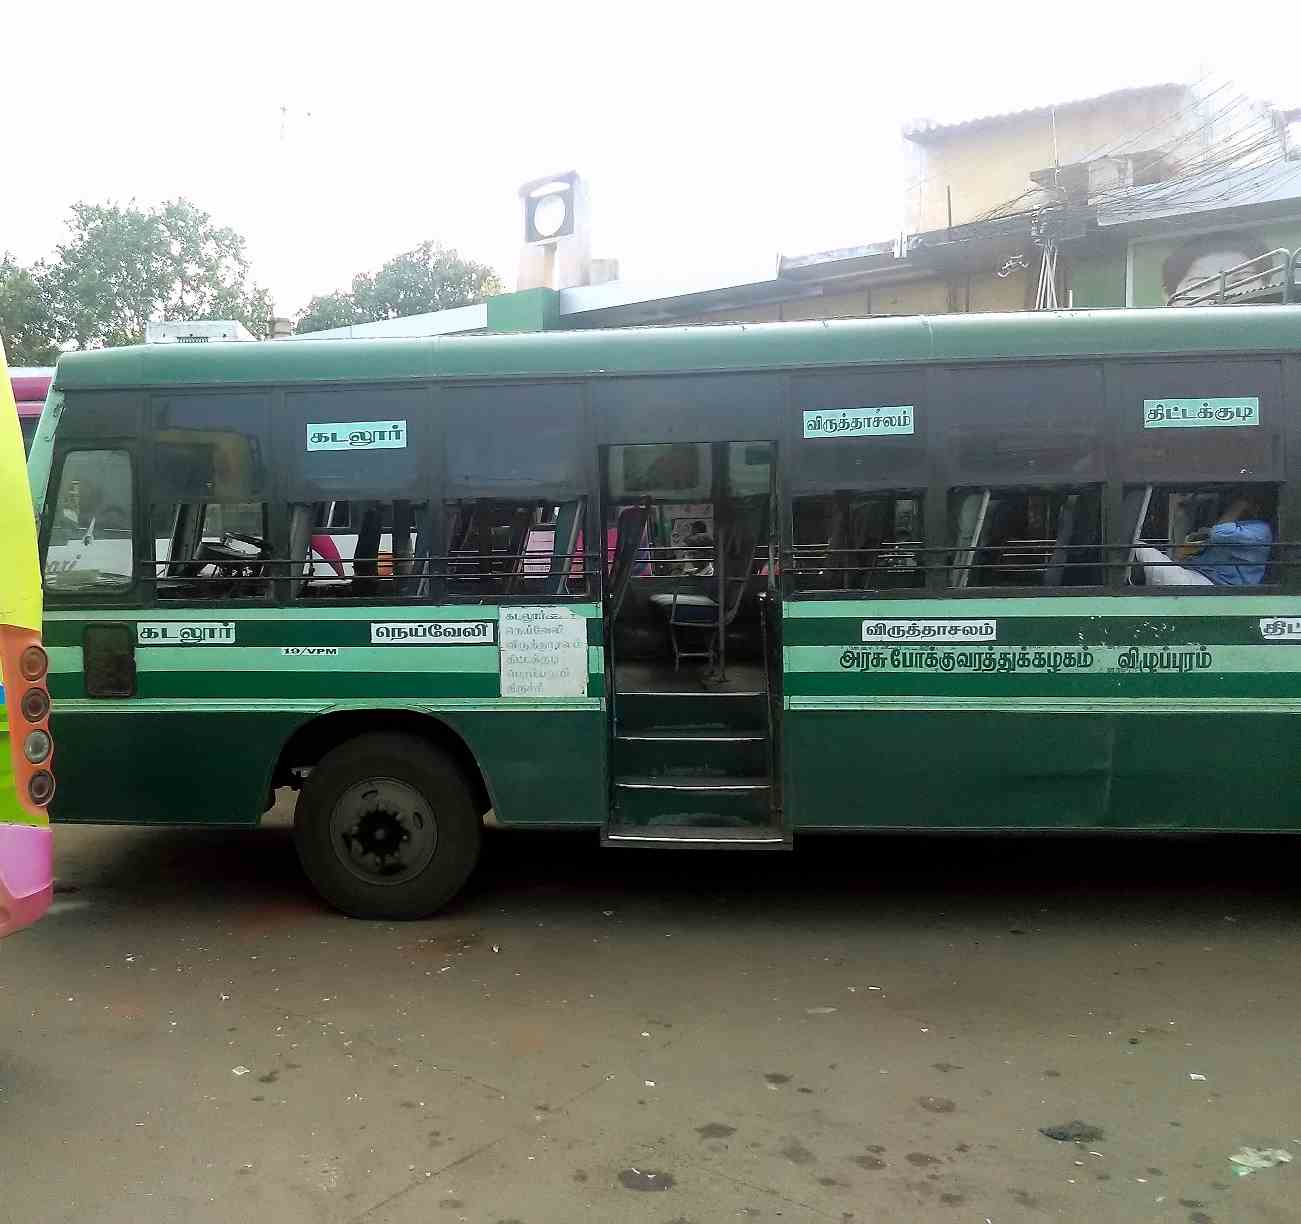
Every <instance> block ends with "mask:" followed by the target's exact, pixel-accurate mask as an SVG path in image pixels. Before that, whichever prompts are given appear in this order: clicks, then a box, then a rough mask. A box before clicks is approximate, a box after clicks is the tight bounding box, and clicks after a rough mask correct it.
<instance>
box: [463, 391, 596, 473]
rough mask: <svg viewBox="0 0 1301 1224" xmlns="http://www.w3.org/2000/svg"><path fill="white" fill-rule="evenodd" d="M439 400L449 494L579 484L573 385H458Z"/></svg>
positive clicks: (579, 439) (578, 412)
mask: <svg viewBox="0 0 1301 1224" xmlns="http://www.w3.org/2000/svg"><path fill="white" fill-rule="evenodd" d="M441 402H442V415H443V422H444V430H445V437H446V446H447V485H448V489H449V490H451V491H453V492H456V493H462V492H463V493H466V494H471V495H472V494H476V493H477V494H487V493H491V492H492V491H493V490H503V491H504V490H511V491H515V492H520V491H527V490H533V489H539V490H540V489H555V490H569V491H577V490H578V489H579V488H581V487H582V486H583V485H584V483H585V481H584V480H583V470H584V446H583V432H584V431H583V428H582V424H583V420H582V399H581V392H580V389H579V388H578V387H576V386H573V385H570V384H561V385H556V386H535V387H456V388H452V389H450V390H448V391H447V392H446V393H445V394H444V396H443V397H442V401H441Z"/></svg>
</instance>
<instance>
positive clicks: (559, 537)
mask: <svg viewBox="0 0 1301 1224" xmlns="http://www.w3.org/2000/svg"><path fill="white" fill-rule="evenodd" d="M586 506H587V499H586V498H582V497H580V498H577V499H575V500H574V501H568V502H564V503H562V504H561V506H560V512H559V514H557V515H556V529H555V535H554V537H553V538H552V544H551V572H550V574H549V575H548V577H547V585H546V591H547V594H548V595H561V594H563V593H564V592H565V590H566V589H567V587H568V585H569V582H570V579H571V578H574V577H576V578H577V579H578V581H579V582H581V581H582V577H581V575H582V573H583V571H582V570H581V569H579V570H577V571H575V569H574V565H573V562H574V561H575V560H579V559H578V558H575V557H574V553H575V552H577V551H578V547H579V545H578V541H579V539H580V538H581V537H582V528H583V511H584V509H585V508H586ZM580 564H581V560H580Z"/></svg>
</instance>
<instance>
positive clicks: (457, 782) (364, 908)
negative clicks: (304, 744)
mask: <svg viewBox="0 0 1301 1224" xmlns="http://www.w3.org/2000/svg"><path fill="white" fill-rule="evenodd" d="M479 839H480V820H479V815H478V813H477V811H476V810H475V804H474V797H473V795H472V793H471V790H470V788H469V786H468V785H467V784H466V781H465V778H464V777H463V775H462V773H461V771H460V769H459V768H458V767H457V766H456V764H455V763H454V762H453V761H452V760H451V758H450V757H448V756H446V755H445V754H444V753H442V752H439V751H438V750H437V749H436V748H433V747H431V746H430V745H429V744H427V743H425V742H424V741H423V740H420V739H417V738H416V737H415V736H411V735H398V734H374V735H361V736H358V737H357V738H356V739H353V740H349V741H348V742H347V743H344V744H340V745H339V746H338V747H337V748H335V749H333V750H332V751H330V752H328V753H326V755H325V756H324V757H323V758H322V759H321V761H320V763H319V764H318V765H317V766H316V768H315V769H313V770H312V772H311V773H310V774H309V775H308V777H307V781H306V782H305V783H304V785H303V789H302V792H301V793H300V794H299V796H298V809H297V812H296V814H295V817H294V843H295V845H296V846H297V848H298V857H299V860H300V861H301V863H302V865H303V870H304V871H305V872H306V873H307V877H308V879H309V880H311V882H312V884H313V885H314V886H315V888H316V890H317V892H319V893H320V894H321V896H322V897H324V898H325V900H326V901H328V902H329V903H330V904H331V905H333V906H334V907H335V908H336V909H339V910H342V911H343V912H344V913H345V914H349V915H351V916H352V917H354V918H398V919H405V918H426V917H428V916H429V915H430V914H433V913H434V912H436V911H437V910H439V909H441V908H442V907H443V906H444V905H446V904H447V903H448V902H449V901H450V900H451V899H452V898H453V897H454V896H456V894H457V893H458V892H460V890H461V887H462V886H463V885H464V884H465V881H466V880H467V879H468V878H469V876H470V872H471V871H473V870H474V865H475V863H476V862H477V861H478V858H479Z"/></svg>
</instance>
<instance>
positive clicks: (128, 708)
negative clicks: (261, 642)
mask: <svg viewBox="0 0 1301 1224" xmlns="http://www.w3.org/2000/svg"><path fill="white" fill-rule="evenodd" d="M377 708H383V709H386V710H394V709H400V710H413V711H416V712H419V713H437V712H439V711H457V710H467V711H472V712H475V713H482V714H527V713H546V712H549V711H564V712H567V713H572V712H573V711H575V710H604V709H605V701H604V700H603V699H602V698H600V697H563V698H556V699H554V700H550V701H538V700H536V699H532V698H524V697H495V698H493V699H492V700H490V701H484V700H483V699H482V698H476V697H440V698H436V699H433V700H420V701H414V700H397V701H386V702H384V703H383V706H382V707H379V706H377V704H376V702H375V701H374V700H370V699H367V698H362V699H356V700H338V701H334V700H310V699H287V698H284V697H272V698H252V699H244V700H239V701H231V700H223V699H220V698H211V699H201V700H193V701H177V700H174V699H172V698H161V699H160V698H147V697H126V698H107V697H106V698H102V699H101V698H91V697H70V698H66V699H64V700H62V701H60V702H59V704H58V708H57V710H56V711H55V712H56V714H57V716H58V717H60V718H62V717H63V716H65V715H72V714H105V713H107V714H273V713H288V714H324V713H326V712H330V713H333V712H335V711H338V710H375V709H377Z"/></svg>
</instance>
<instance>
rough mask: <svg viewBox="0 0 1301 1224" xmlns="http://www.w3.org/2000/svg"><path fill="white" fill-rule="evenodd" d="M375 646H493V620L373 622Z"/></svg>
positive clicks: (371, 639) (372, 637)
mask: <svg viewBox="0 0 1301 1224" xmlns="http://www.w3.org/2000/svg"><path fill="white" fill-rule="evenodd" d="M370 642H371V645H372V646H491V645H492V642H493V623H492V621H470V620H453V621H372V622H371V626H370Z"/></svg>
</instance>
